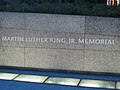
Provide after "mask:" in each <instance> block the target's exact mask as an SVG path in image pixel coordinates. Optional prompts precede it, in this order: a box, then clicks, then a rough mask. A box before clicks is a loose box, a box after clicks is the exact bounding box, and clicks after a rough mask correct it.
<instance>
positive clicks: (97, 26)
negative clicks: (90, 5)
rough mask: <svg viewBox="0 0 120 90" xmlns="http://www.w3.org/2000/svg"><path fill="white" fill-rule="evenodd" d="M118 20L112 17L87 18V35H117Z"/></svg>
mask: <svg viewBox="0 0 120 90" xmlns="http://www.w3.org/2000/svg"><path fill="white" fill-rule="evenodd" d="M118 23H119V21H118V20H117V18H110V17H89V16H87V17H86V23H85V28H86V29H85V33H86V34H93V35H117V31H118V27H117V26H118Z"/></svg>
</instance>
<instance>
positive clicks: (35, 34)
mask: <svg viewBox="0 0 120 90" xmlns="http://www.w3.org/2000/svg"><path fill="white" fill-rule="evenodd" d="M25 36H26V37H27V38H28V39H27V41H26V43H25V47H42V48H62V49H84V44H78V43H76V42H77V41H78V39H79V38H84V35H83V34H78V33H66V32H57V31H56V32H53V31H33V30H27V31H25ZM34 38H35V39H34ZM38 38H39V40H38ZM45 38H46V39H47V40H45ZM72 38H73V39H75V41H74V42H71V39H72ZM57 39H58V40H57Z"/></svg>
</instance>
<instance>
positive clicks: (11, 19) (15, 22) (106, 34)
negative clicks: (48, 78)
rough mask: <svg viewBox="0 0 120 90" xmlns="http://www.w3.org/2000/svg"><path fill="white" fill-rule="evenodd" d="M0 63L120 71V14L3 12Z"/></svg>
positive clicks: (35, 66) (0, 24)
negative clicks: (104, 42)
mask: <svg viewBox="0 0 120 90" xmlns="http://www.w3.org/2000/svg"><path fill="white" fill-rule="evenodd" d="M26 37H27V39H26ZM23 39H24V40H23ZM46 39H47V40H46ZM48 39H49V41H48ZM57 39H60V40H57ZM79 39H81V40H82V39H84V40H85V39H96V40H97V39H104V40H114V44H111V43H109V44H94V43H91V44H88V43H78V42H77V41H76V40H79ZM64 40H67V41H64ZM0 65H1V66H17V67H32V68H43V69H62V70H77V71H92V72H112V73H120V18H110V17H89V16H76V15H57V14H35V13H34V14H33V13H12V12H0Z"/></svg>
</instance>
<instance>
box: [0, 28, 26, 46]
mask: <svg viewBox="0 0 120 90" xmlns="http://www.w3.org/2000/svg"><path fill="white" fill-rule="evenodd" d="M1 32H2V34H1V37H0V40H2V37H4V39H5V40H2V46H10V47H11V46H15V47H24V46H25V42H24V41H19V39H13V40H12V39H10V40H9V39H8V37H14V38H15V37H18V38H19V37H24V34H25V32H24V30H21V29H7V28H2V29H1ZM5 37H7V38H5ZM7 40H8V41H7Z"/></svg>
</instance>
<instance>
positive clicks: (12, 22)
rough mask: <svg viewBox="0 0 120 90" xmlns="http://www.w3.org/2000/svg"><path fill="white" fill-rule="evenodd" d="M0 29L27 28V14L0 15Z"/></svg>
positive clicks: (5, 13) (4, 13) (7, 13)
mask: <svg viewBox="0 0 120 90" xmlns="http://www.w3.org/2000/svg"><path fill="white" fill-rule="evenodd" d="M0 20H2V21H0V27H7V28H21V29H24V28H25V14H24V13H11V12H2V13H0Z"/></svg>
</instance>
